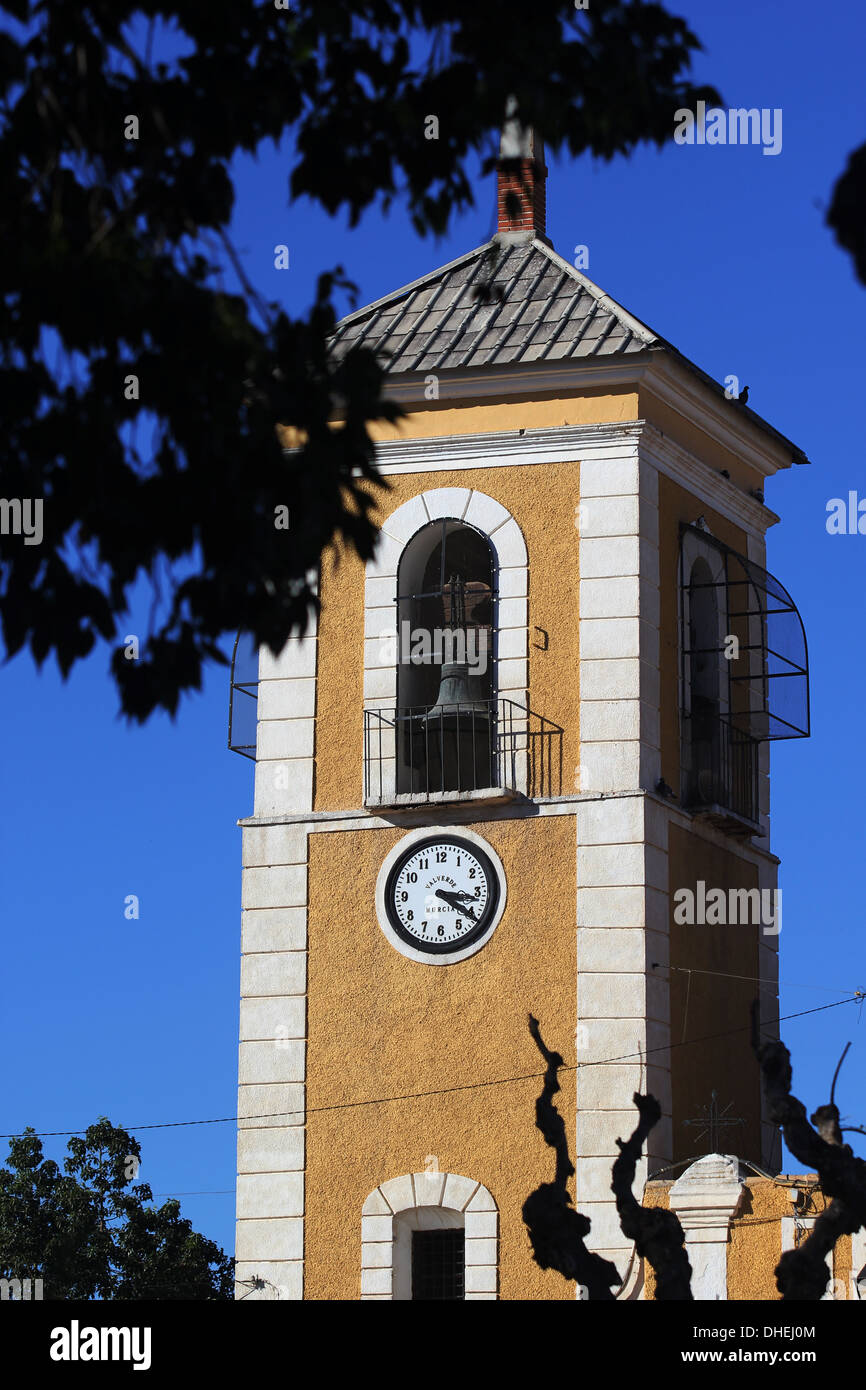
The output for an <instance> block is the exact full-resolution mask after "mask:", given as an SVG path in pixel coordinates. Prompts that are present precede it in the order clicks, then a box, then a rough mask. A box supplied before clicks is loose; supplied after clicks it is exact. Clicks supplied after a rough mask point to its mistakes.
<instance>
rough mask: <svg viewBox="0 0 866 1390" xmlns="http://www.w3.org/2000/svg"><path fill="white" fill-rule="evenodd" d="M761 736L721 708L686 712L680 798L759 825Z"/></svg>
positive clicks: (687, 803)
mask: <svg viewBox="0 0 866 1390" xmlns="http://www.w3.org/2000/svg"><path fill="white" fill-rule="evenodd" d="M758 746H759V740H758V739H755V738H751V737H749V736H748V735H747V734H745V733H744V732H743V731H742V729H739V728H737V727H736V726H735V725H733V724H731V723H730V722H729V721H727V720H725V719H723V718H721V717H720V716H719V715H718V714H717V713H710V712H706V713H704V712H693V713H691V714H683V747H682V788H681V802H682V805H683V806H685V807H686V808H688V809H689V810H700V809H701V808H704V809H713V808H715V809H719V810H722V811H728V812H733V814H734V815H735V816H738V817H741V818H742V819H743V820H746V821H751V822H752V823H753V824H755V825H757V824H758V819H759V804H758Z"/></svg>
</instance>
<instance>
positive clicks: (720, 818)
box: [683, 803, 764, 840]
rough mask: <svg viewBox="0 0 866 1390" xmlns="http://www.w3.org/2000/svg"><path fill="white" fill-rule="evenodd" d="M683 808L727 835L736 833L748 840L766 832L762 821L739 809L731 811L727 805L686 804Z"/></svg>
mask: <svg viewBox="0 0 866 1390" xmlns="http://www.w3.org/2000/svg"><path fill="white" fill-rule="evenodd" d="M683 810H684V811H687V812H688V814H689V815H690V816H692V817H693V818H694V819H695V820H705V821H707V822H708V823H709V824H710V825H712V826H715V828H716V830H721V831H722V832H723V833H724V834H725V835H734V836H736V837H737V838H738V839H743V840H748V839H751V837H752V836H753V835H762V834H763V833H764V832H763V830H762V828H761V823H760V821H753V820H749V818H748V817H747V816H741V815H740V814H739V813H738V812H737V811H729V810H728V808H727V807H726V806H719V805H717V804H716V803H713V804H711V805H706V806H684V807H683Z"/></svg>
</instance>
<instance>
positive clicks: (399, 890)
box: [380, 831, 504, 963]
mask: <svg viewBox="0 0 866 1390" xmlns="http://www.w3.org/2000/svg"><path fill="white" fill-rule="evenodd" d="M407 841H408V843H407ZM389 861H390V862H388V861H386V865H385V866H384V867H385V868H386V869H387V876H386V877H385V880H384V889H383V892H382V898H381V906H382V907H383V908H384V915H385V917H386V918H387V923H388V927H390V931H388V930H387V928H386V929H385V930H386V935H388V936H389V937H391V939H392V941H393V943H394V945H396V946H397V947H398V949H400V950H403V954H405V955H411V956H412V957H413V958H414V959H423V958H425V957H429V958H435V957H442V956H445V955H450V956H451V957H452V958H454V957H455V956H456V957H457V958H461V957H462V955H463V954H464V952H465V953H466V954H468V955H471V954H472V949H469V948H474V949H478V946H479V945H482V944H483V942H484V940H486V938H487V937H488V936H489V935H490V932H491V931H492V929H493V927H494V926H495V925H496V923H497V922H498V920H499V917H500V916H501V906H502V904H501V901H500V900H501V898H502V897H503V894H502V893H501V891H500V884H501V883H503V884H504V877H503V875H502V869H501V865H498V861H497V864H494V856H493V852H492V850H489V847H484V843H483V841H482V840H481V839H480V837H479V836H477V835H472V836H471V838H469V836H468V835H467V834H464V835H449V834H443V833H440V832H433V833H430V832H429V831H428V832H425V833H424V834H423V835H422V836H421V837H418V836H417V834H416V835H410V836H407V840H406V841H403V842H402V843H401V844H400V845H399V846H398V847H397V851H396V853H395V852H392V854H391V855H390V856H389ZM497 869H498V871H497ZM380 920H381V914H380ZM383 927H384V923H383ZM392 934H393V935H392ZM395 938H396V939H395ZM400 943H402V945H401V944H400ZM406 947H408V948H410V949H409V950H406V949H404V948H406ZM458 953H459V955H458ZM431 963H432V959H431Z"/></svg>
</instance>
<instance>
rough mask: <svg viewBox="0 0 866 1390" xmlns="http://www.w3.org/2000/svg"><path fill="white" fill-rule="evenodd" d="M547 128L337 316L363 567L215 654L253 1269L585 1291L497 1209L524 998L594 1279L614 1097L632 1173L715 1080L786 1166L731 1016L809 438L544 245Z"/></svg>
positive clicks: (765, 806)
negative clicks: (237, 856) (783, 429)
mask: <svg viewBox="0 0 866 1390" xmlns="http://www.w3.org/2000/svg"><path fill="white" fill-rule="evenodd" d="M539 153H540V146H539V147H537V148H536V147H533V149H532V150H531V151H530V152H529V154H526V155H525V156H523V157H525V159H526V160H528V162H529V164H531V166H532V167H531V173H532V176H533V178H535V179H536V180H541V183H542V188H541V201H540V202H539V196H538V188H537V187H535V188H534V190H533V192H532V199H531V208H532V209H534V211H533V212H532V215H531V217H530V225H529V226H527V227H516V226H513V225H512V226H509V227H507V228H504V229H502V230H500V232H497V234H496V236H494V238H493V240H492V242H491V243H488V244H487V245H486V246H482V247H479V248H477V249H475V250H473V251H470V252H468V253H467V254H466V255H463V256H461V257H459V258H458V259H456V260H454V261H452V262H450V263H449V264H448V265H445V266H443V267H441V268H439V269H436V270H434V271H432V272H430V273H428V274H426V275H424V276H422V277H421V278H420V279H418V280H416V281H414V282H413V283H411V284H409V285H405V286H403V287H402V288H400V289H398V290H395V291H394V292H393V293H391V294H388V295H386V296H385V297H384V298H382V299H380V300H377V301H376V302H375V303H373V304H370V305H368V306H366V307H365V308H363V309H360V310H358V311H357V312H356V313H353V314H351V315H349V317H348V318H346V319H344V320H343V321H342V322H341V323H340V325H339V327H338V330H337V332H336V335H335V338H334V343H333V351H334V352H335V353H336V354H340V353H345V352H346V351H348V350H349V349H351V348H352V347H354V346H355V345H358V344H363V345H365V346H368V347H373V348H374V349H375V350H376V351H377V352H381V353H382V354H383V358H384V360H386V361H387V362H388V369H389V394H391V395H392V396H394V397H396V398H397V399H398V400H399V401H400V402H401V403H402V404H403V406H404V409H405V410H406V411H407V412H408V414H407V416H406V418H405V419H404V420H403V421H402V422H401V424H400V426H399V427H390V426H382V427H381V428H380V429H378V432H377V458H378V465H379V467H380V469H381V471H382V473H383V474H384V475H385V476H386V477H387V479H388V482H389V483H390V485H391V486H390V489H389V491H388V492H387V493H386V494H384V495H383V496H382V497H381V498H380V500H379V502H378V504H377V505H378V515H377V521H378V524H379V526H380V537H379V544H378V548H377V551H376V555H375V558H374V559H373V560H372V561H371V562H370V563H369V564H368V565H366V566H365V565H364V564H362V563H361V562H360V561H359V560H358V558H357V556H355V555H353V554H352V553H349V552H342V553H339V552H338V551H336V550H334V551H332V552H330V553H327V554H325V555H324V556H323V558H322V564H321V570H320V574H319V593H320V599H321V611H320V617H319V619H318V622H317V624H316V625H315V626H313V627H311V628H310V629H309V630H308V631H307V632H306V634H305V635H304V636H303V637H301V638H298V639H295V640H293V641H291V642H290V643H289V644H288V645H287V646H286V647H285V649H284V650H283V652H282V653H281V654H280V655H279V656H278V657H273V656H272V655H271V654H270V653H269V652H268V651H266V650H263V651H262V653H261V657H260V661H259V666H258V671H257V674H254V675H253V676H252V678H251V679H249V680H248V681H246V682H245V681H244V679H243V676H242V673H241V672H240V670H239V668H238V669H236V670H235V672H234V674H233V682H234V705H235V707H238V706H240V705H241V704H243V702H244V700H246V702H247V704H248V706H249V707H250V708H251V701H250V697H251V696H255V700H256V705H255V712H256V715H257V725H256V730H255V734H254V736H252V735H251V736H248V737H247V738H246V739H242V738H241V737H240V736H239V735H233V736H232V741H233V742H234V743H235V744H236V745H237V746H240V745H241V744H245V745H246V746H245V751H246V752H247V753H248V754H250V755H252V754H253V753H254V755H255V800H254V808H253V813H252V814H251V815H250V816H248V817H246V818H245V819H244V820H243V821H242V822H241V825H242V828H243V913H242V966H241V995H242V999H241V1013H240V1053H239V1083H240V1085H239V1102H238V1106H239V1108H238V1114H239V1117H240V1118H239V1133H238V1207H237V1215H238V1236H237V1260H238V1268H237V1276H238V1281H239V1285H238V1287H239V1294H241V1295H243V1296H244V1297H252V1298H284V1299H299V1298H305V1299H335V1300H336V1299H357V1298H361V1299H384V1300H389V1299H399V1300H403V1299H406V1300H408V1299H416V1298H417V1299H428V1298H429V1299H436V1298H447V1299H462V1298H466V1299H497V1298H502V1299H539V1300H545V1299H562V1298H574V1296H575V1286H574V1285H573V1284H571V1285H569V1284H568V1283H566V1281H564V1280H563V1279H562V1278H561V1277H560V1276H559V1275H556V1274H553V1273H551V1272H544V1271H542V1270H540V1269H539V1268H538V1267H537V1266H536V1265H535V1264H534V1262H533V1260H532V1255H531V1250H530V1246H529V1241H528V1238H527V1234H526V1231H525V1228H524V1226H523V1223H522V1218H521V1209H522V1206H523V1203H524V1201H525V1199H526V1197H527V1196H528V1195H529V1193H530V1192H531V1191H532V1190H533V1189H534V1188H536V1187H537V1186H538V1185H539V1184H540V1183H542V1182H547V1181H549V1180H550V1179H551V1177H552V1172H553V1160H552V1157H551V1152H550V1150H549V1149H547V1148H546V1146H545V1144H544V1142H543V1140H542V1138H541V1136H540V1134H539V1133H538V1131H537V1130H536V1128H535V1125H534V1104H535V1099H536V1096H537V1094H538V1092H539V1090H540V1079H539V1074H540V1072H541V1071H543V1066H542V1064H541V1060H540V1057H539V1054H538V1052H537V1050H536V1048H535V1045H534V1043H533V1041H532V1039H531V1037H530V1034H529V1030H528V1027H527V1020H528V1015H529V1014H530V1013H532V1014H533V1015H535V1016H536V1017H537V1018H538V1019H539V1021H540V1025H541V1029H542V1033H543V1035H544V1038H545V1041H546V1043H547V1044H548V1046H550V1047H552V1048H555V1049H556V1050H558V1051H559V1052H561V1053H562V1054H563V1056H564V1057H565V1061H566V1068H565V1069H563V1071H562V1072H561V1073H560V1081H561V1084H562V1091H561V1093H560V1095H559V1097H558V1103H559V1108H560V1110H561V1113H562V1114H563V1116H564V1118H565V1121H566V1125H567V1131H568V1135H569V1144H570V1149H571V1154H572V1158H573V1160H574V1162H575V1165H576V1168H577V1177H576V1193H575V1196H576V1204H577V1207H578V1209H579V1210H580V1211H581V1212H583V1213H585V1214H586V1215H587V1216H589V1217H590V1218H591V1221H592V1231H591V1235H590V1237H589V1240H588V1244H589V1245H591V1246H592V1248H594V1249H596V1250H598V1251H600V1252H603V1253H604V1254H605V1256H606V1257H607V1258H608V1259H610V1260H612V1261H613V1262H614V1264H615V1265H616V1266H617V1268H618V1270H619V1272H620V1274H621V1277H622V1280H623V1287H622V1291H621V1296H622V1297H638V1296H639V1295H640V1271H635V1270H632V1271H631V1272H629V1256H630V1253H631V1247H630V1245H629V1244H628V1242H626V1241H625V1239H624V1237H623V1236H622V1233H621V1231H620V1228H619V1223H618V1220H617V1216H616V1211H615V1207H614V1203H613V1198H612V1194H611V1192H610V1169H611V1164H612V1162H613V1159H614V1158H615V1157H616V1155H617V1152H618V1150H617V1146H616V1139H617V1137H619V1136H626V1135H627V1134H629V1133H630V1132H631V1130H632V1128H633V1124H634V1109H633V1107H632V1103H631V1096H632V1093H633V1092H634V1091H635V1090H638V1089H639V1090H641V1091H651V1092H652V1093H653V1094H655V1095H656V1096H657V1097H658V1099H659V1100H660V1102H661V1105H662V1110H663V1119H662V1121H661V1123H660V1124H659V1125H658V1126H657V1127H656V1129H655V1130H654V1131H653V1132H652V1134H651V1136H650V1139H649V1152H648V1155H647V1158H646V1159H645V1161H644V1163H643V1165H642V1172H641V1173H640V1174H639V1179H640V1178H646V1176H647V1175H648V1174H652V1173H654V1172H656V1171H657V1170H659V1169H661V1168H662V1167H664V1166H665V1165H667V1164H670V1163H672V1162H676V1161H679V1160H685V1159H687V1158H689V1157H691V1156H694V1157H698V1156H699V1155H700V1153H701V1152H702V1150H701V1149H700V1147H697V1148H696V1147H695V1145H696V1143H698V1141H697V1139H696V1131H695V1129H694V1127H689V1125H688V1124H687V1121H688V1120H689V1119H691V1118H692V1117H693V1116H694V1115H695V1114H696V1113H698V1111H699V1109H700V1107H701V1106H702V1105H705V1104H706V1103H707V1101H708V1099H709V1097H710V1095H711V1093H712V1092H715V1093H716V1094H717V1096H718V1104H719V1106H720V1107H725V1106H727V1105H733V1107H734V1108H733V1112H732V1113H735V1114H736V1115H737V1116H738V1117H742V1119H743V1126H742V1129H741V1131H740V1133H739V1137H738V1150H739V1152H740V1154H741V1155H742V1156H743V1157H746V1158H752V1159H754V1160H755V1161H756V1162H758V1163H760V1164H762V1165H763V1166H764V1167H770V1168H773V1167H777V1166H778V1163H779V1159H780V1154H779V1151H778V1147H777V1142H778V1136H777V1135H776V1133H775V1132H774V1131H773V1130H772V1128H771V1127H770V1126H769V1125H767V1124H765V1123H764V1122H763V1120H762V1114H761V1093H760V1085H759V1077H758V1072H757V1068H756V1066H755V1065H754V1063H753V1060H752V1058H751V1055H750V1051H749V1046H748V1031H747V1026H746V1025H747V1023H748V1008H749V1004H750V1001H751V999H752V998H753V996H754V993H755V991H756V990H759V991H760V993H761V999H762V1013H763V1017H764V1019H765V1020H773V1019H775V1018H776V1017H777V998H776V993H777V991H776V981H777V978H778V976H777V951H778V926H779V919H778V914H777V912H776V907H777V902H778V900H777V898H776V897H775V890H776V887H777V864H778V861H777V859H776V858H775V856H774V855H773V853H772V851H771V848H770V800H769V751H768V750H769V746H770V742H771V741H772V740H773V739H774V738H777V737H799V736H803V735H805V734H806V733H808V696H807V687H806V680H807V677H806V661H805V643H804V639H803V634H802V625H801V624H800V621H799V616H798V615H797V611H796V608H795V607H794V604H793V601H792V600H791V599H790V597H789V595H788V593H787V591H786V590H785V589H784V587H783V586H782V585H781V584H779V582H778V581H777V580H775V579H773V578H772V576H770V575H769V574H768V573H767V572H766V569H765V533H766V531H767V529H768V527H770V526H771V525H773V524H774V523H775V522H776V521H777V520H778V517H777V516H776V515H775V514H774V513H773V512H772V511H771V510H770V509H769V508H768V507H767V506H766V505H765V503H764V501H763V496H764V488H765V485H766V484H767V483H768V481H769V480H770V478H771V477H772V476H773V475H774V474H775V473H776V472H777V471H779V470H783V469H787V468H788V467H789V466H790V465H791V464H804V463H806V462H807V460H806V459H805V458H804V456H803V455H802V453H801V452H800V451H799V450H798V449H797V448H796V447H795V446H794V445H793V444H791V443H790V442H789V441H788V440H787V439H785V438H784V437H783V436H782V435H780V434H779V433H778V432H777V431H776V430H774V429H773V428H772V427H771V426H770V425H768V424H767V423H766V422H765V421H763V420H762V419H761V418H760V417H759V416H758V415H756V414H755V413H753V411H752V410H750V409H749V408H748V407H747V406H745V405H744V404H740V403H739V402H738V401H736V400H734V401H731V400H729V399H727V397H726V395H725V393H724V391H723V390H722V388H721V387H719V386H717V385H716V384H715V383H714V382H712V381H711V380H710V379H709V378H708V377H707V376H706V375H705V374H704V373H703V372H701V371H700V370H699V369H698V368H696V367H694V366H693V365H692V364H691V363H690V362H688V361H687V360H686V359H685V358H684V357H683V356H682V355H681V354H679V353H678V352H677V351H676V349H675V348H673V347H672V346H671V344H670V343H668V342H667V341H666V340H665V339H663V338H661V337H659V336H658V335H657V334H656V333H654V332H653V331H652V330H651V329H650V328H648V327H647V326H646V325H645V324H643V323H641V322H640V321H639V320H638V319H636V318H635V317H634V316H632V315H631V314H629V313H628V312H627V311H626V310H625V309H623V308H622V307H621V306H620V305H619V304H618V303H616V302H615V301H614V300H613V299H611V298H610V297H609V296H608V295H606V294H605V293H604V292H603V291H602V290H601V289H599V287H598V286H596V285H595V284H593V283H592V282H591V281H590V280H588V279H587V277H586V276H585V275H583V274H582V273H581V272H580V271H577V270H575V268H574V267H573V266H572V265H571V264H570V263H569V262H568V261H566V260H564V259H562V258H561V257H560V256H558V255H557V254H556V252H555V251H554V250H553V249H552V247H551V246H550V244H549V243H548V241H547V240H546V235H545V230H544V225H543V221H542V222H541V223H539V222H538V217H539V216H540V215H541V214H540V213H539V208H542V209H543V153H541V154H540V159H539ZM503 177H505V174H504V172H503V171H500V179H502V178H503ZM756 981H760V984H758V983H755V982H756ZM638 1186H639V1184H638Z"/></svg>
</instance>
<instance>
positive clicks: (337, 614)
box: [315, 462, 580, 811]
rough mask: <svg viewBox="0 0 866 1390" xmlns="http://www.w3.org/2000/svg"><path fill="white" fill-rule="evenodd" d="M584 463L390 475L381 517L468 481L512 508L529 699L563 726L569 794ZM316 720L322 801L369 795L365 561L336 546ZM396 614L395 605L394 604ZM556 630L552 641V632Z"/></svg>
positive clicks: (318, 804)
mask: <svg viewBox="0 0 866 1390" xmlns="http://www.w3.org/2000/svg"><path fill="white" fill-rule="evenodd" d="M579 479H580V467H579V464H578V463H576V462H575V463H561V464H547V465H533V466H530V465H527V466H525V467H523V466H517V467H513V468H486V469H481V468H474V469H473V468H462V469H454V470H453V471H450V470H449V471H447V472H440V473H411V474H407V475H402V476H399V477H390V478H389V479H388V481H389V483H391V485H392V486H391V489H390V491H389V492H388V493H387V494H385V495H384V496H380V497H379V501H378V507H377V510H376V512H375V513H374V514H373V519H374V520H375V521H376V523H377V524H378V525H381V524H382V523H383V522H384V521H385V520H386V519H387V517H388V516H389V515H390V513H391V512H393V511H395V510H396V508H397V507H399V506H401V505H402V503H403V502H405V501H407V500H408V499H409V498H411V497H417V496H418V494H419V493H421V492H424V491H426V490H428V489H432V488H445V487H464V488H466V487H469V488H475V489H477V490H478V491H479V492H483V493H486V494H487V496H489V497H493V498H495V500H496V501H497V502H500V503H501V504H502V506H503V507H507V508H508V510H509V511H510V512H511V514H512V516H514V518H515V520H516V521H517V523H518V525H519V526H520V528H521V530H522V531H523V537H524V540H525V541H526V546H527V551H528V554H529V704H530V708H531V709H532V710H533V711H535V712H536V713H537V714H540V715H543V716H544V717H545V718H546V719H550V720H553V722H554V723H556V724H558V725H560V726H561V727H562V728H563V729H564V731H565V732H564V734H563V740H562V767H563V780H562V793H563V794H564V795H565V794H567V793H569V792H571V791H574V790H575V786H574V776H575V772H574V769H575V767H576V766H577V764H578V762H579V755H578V709H579V705H578V701H579V681H578V652H579V648H578V606H577V605H578V592H579V586H578V579H579V574H578V532H577V531H576V530H575V525H574V519H575V508H576V507H577V504H578V502H579V500H580V493H579ZM321 603H322V608H321V618H320V622H319V667H318V677H319V678H318V690H317V709H316V715H317V723H316V770H315V809H316V810H317V811H321V810H338V809H342V808H345V807H351V806H360V805H361V804H362V799H363V715H362V711H363V704H364V701H363V695H364V640H363V639H364V565H363V564H362V562H361V561H360V560H359V559H358V557H357V556H356V555H352V554H348V553H346V552H345V551H344V552H342V553H341V554H339V555H337V554H335V552H334V551H333V550H332V551H330V552H328V553H327V554H326V555H325V557H324V559H323V562H322V577H321ZM395 621H396V609H395ZM536 628H541V629H543V630H544V631H545V632H546V633H547V634H548V645H547V649H546V650H544V648H543V644H544V637H543V636H542V635H541V633H539V632H538V631H536Z"/></svg>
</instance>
